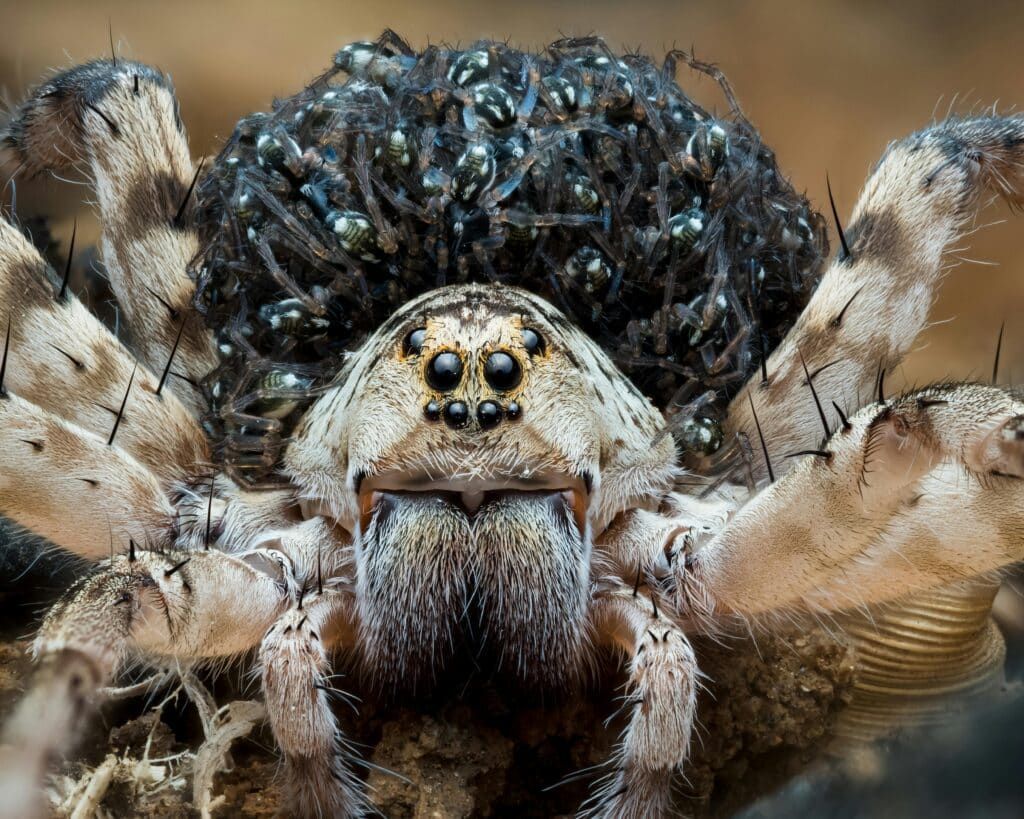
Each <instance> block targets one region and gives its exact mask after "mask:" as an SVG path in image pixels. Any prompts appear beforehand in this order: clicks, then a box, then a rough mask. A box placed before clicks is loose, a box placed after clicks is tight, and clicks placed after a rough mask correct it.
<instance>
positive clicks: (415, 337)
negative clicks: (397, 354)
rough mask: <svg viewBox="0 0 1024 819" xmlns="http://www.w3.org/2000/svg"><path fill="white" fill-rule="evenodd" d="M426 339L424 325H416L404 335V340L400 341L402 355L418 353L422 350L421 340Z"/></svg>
mask: <svg viewBox="0 0 1024 819" xmlns="http://www.w3.org/2000/svg"><path fill="white" fill-rule="evenodd" d="M426 339H427V330H426V328H425V327H417V328H416V329H415V330H411V331H410V332H409V335H407V336H406V337H405V341H403V342H402V353H403V354H404V355H419V353H420V351H422V350H423V342H424V341H426Z"/></svg>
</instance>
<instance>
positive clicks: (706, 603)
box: [667, 385, 1024, 617]
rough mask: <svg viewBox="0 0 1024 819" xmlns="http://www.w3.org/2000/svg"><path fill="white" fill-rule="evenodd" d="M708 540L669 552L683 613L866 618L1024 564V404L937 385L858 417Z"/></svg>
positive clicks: (988, 390) (997, 393)
mask: <svg viewBox="0 0 1024 819" xmlns="http://www.w3.org/2000/svg"><path fill="white" fill-rule="evenodd" d="M794 460H796V461H797V463H796V465H795V466H794V467H793V469H792V470H791V471H790V473H789V474H787V475H786V476H785V477H784V478H782V479H781V480H779V481H778V482H777V483H775V484H774V485H772V486H770V487H768V488H766V489H765V490H764V491H762V492H761V493H760V494H759V495H758V496H757V497H756V498H754V499H753V500H752V501H751V502H750V503H748V504H747V505H746V506H745V507H743V509H741V510H740V511H739V512H738V513H737V514H736V516H735V517H734V518H733V519H732V520H731V521H730V522H729V523H728V525H727V526H726V527H725V529H724V530H723V531H721V532H720V533H719V534H717V535H716V536H714V537H713V538H711V539H710V540H706V541H705V542H704V543H703V544H702V543H701V542H700V540H699V539H698V540H696V541H694V540H685V539H684V538H677V539H676V541H674V542H672V543H670V544H668V546H667V554H668V555H669V557H670V558H674V559H673V560H672V561H671V562H672V565H673V568H672V573H673V574H672V576H673V579H674V591H675V595H676V602H677V605H678V607H679V610H680V612H681V613H683V614H691V615H696V616H698V617H700V616H702V615H703V616H715V615H717V616H720V615H724V614H729V613H734V614H740V615H748V614H751V615H758V614H764V613H768V612H771V611H774V610H780V609H782V610H784V609H787V608H788V609H811V610H835V609H851V608H857V607H859V606H862V605H865V604H873V603H880V602H884V601H887V600H893V599H896V598H899V597H902V596H904V595H906V594H909V593H911V592H915V591H920V590H925V589H929V588H935V587H938V586H943V585H947V584H948V583H950V582H951V581H956V580H961V579H967V578H971V577H974V576H977V575H979V574H983V573H985V572H990V571H994V570H998V569H1000V568H1002V567H1004V566H1006V565H1008V564H1010V563H1012V562H1015V561H1017V560H1020V559H1021V558H1022V557H1024V535H1022V532H1024V402H1022V401H1020V400H1018V399H1016V398H1014V397H1013V396H1012V395H1011V394H1010V393H1008V392H1006V391H1004V390H1001V389H998V388H994V387H983V386H974V385H952V386H944V387H931V388H929V389H926V390H923V391H921V392H917V393H912V394H909V395H906V396H903V397H901V398H898V399H894V400H892V401H888V402H886V403H884V404H874V405H872V406H870V407H867V408H865V409H864V410H862V411H861V412H859V413H857V415H855V416H853V417H852V418H850V419H849V421H848V423H847V425H846V426H845V427H842V428H841V429H840V430H839V431H838V432H836V433H835V434H834V435H833V436H832V437H831V438H830V439H829V440H828V441H827V442H826V446H825V447H824V448H823V449H821V450H816V451H814V452H811V453H801V454H799V456H798V457H797V458H795V459H794Z"/></svg>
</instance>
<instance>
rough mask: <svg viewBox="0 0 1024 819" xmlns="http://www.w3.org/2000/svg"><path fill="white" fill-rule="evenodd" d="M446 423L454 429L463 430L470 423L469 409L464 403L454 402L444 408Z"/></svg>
mask: <svg viewBox="0 0 1024 819" xmlns="http://www.w3.org/2000/svg"><path fill="white" fill-rule="evenodd" d="M444 422H445V423H446V424H447V425H448V426H450V427H451V428H452V429H462V427H464V426H466V424H468V423H469V407H467V406H466V404H465V403H464V402H462V401H452V403H450V404H448V405H447V406H446V407H445V408H444Z"/></svg>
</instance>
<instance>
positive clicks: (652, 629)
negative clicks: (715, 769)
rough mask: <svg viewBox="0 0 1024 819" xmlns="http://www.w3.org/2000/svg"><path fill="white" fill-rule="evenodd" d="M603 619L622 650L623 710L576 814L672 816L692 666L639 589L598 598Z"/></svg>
mask: <svg viewBox="0 0 1024 819" xmlns="http://www.w3.org/2000/svg"><path fill="white" fill-rule="evenodd" d="M602 604H603V613H604V615H605V618H606V619H605V620H604V623H605V625H606V627H607V628H609V630H610V631H611V632H614V633H615V634H616V635H617V640H618V642H619V643H620V645H622V646H623V647H624V648H626V649H627V651H629V652H630V654H631V655H632V656H631V659H630V663H629V680H628V682H627V684H626V690H625V693H624V695H623V697H622V706H621V711H623V712H625V713H628V714H630V717H629V724H628V725H627V727H626V729H625V731H624V732H623V734H622V739H621V741H620V743H619V745H618V747H617V748H616V751H615V753H614V755H613V757H612V758H611V760H610V762H609V764H610V765H611V766H612V767H613V771H612V773H610V774H609V775H608V776H607V777H605V778H604V780H603V781H602V782H601V783H600V786H599V787H598V789H597V791H596V792H595V794H594V795H593V796H592V797H591V798H590V799H589V800H588V801H587V802H586V803H585V804H584V805H583V807H582V809H581V815H582V816H592V817H659V816H669V815H671V814H672V783H673V779H674V776H675V774H676V773H677V771H678V770H679V769H680V768H681V767H682V765H683V763H684V762H685V761H686V759H687V757H688V755H689V748H690V735H691V732H692V730H693V721H694V714H695V711H696V702H697V685H698V679H699V676H700V671H699V670H698V668H697V658H696V656H695V654H694V651H693V648H692V647H691V645H690V643H689V641H688V640H687V639H686V635H685V634H684V632H683V630H682V629H681V628H679V627H678V626H677V625H675V623H673V622H672V621H670V620H668V619H667V618H666V617H665V616H664V615H663V613H662V612H661V611H660V610H659V608H658V606H657V605H656V604H655V603H654V602H653V600H652V598H650V597H649V596H648V595H647V594H644V593H639V592H634V591H632V590H631V589H629V588H627V587H625V586H622V587H620V588H619V589H618V590H617V591H615V592H613V593H612V594H611V595H610V596H609V597H608V598H607V599H605V600H604V601H602Z"/></svg>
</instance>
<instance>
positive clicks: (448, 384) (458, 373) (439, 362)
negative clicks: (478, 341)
mask: <svg viewBox="0 0 1024 819" xmlns="http://www.w3.org/2000/svg"><path fill="white" fill-rule="evenodd" d="M461 380H462V359H461V358H459V357H458V356H457V355H456V354H455V353H453V352H451V351H450V350H448V351H445V352H442V353H438V354H437V355H435V356H434V357H433V358H432V359H430V363H429V364H428V365H427V384H429V385H430V386H431V387H432V388H433V389H435V390H437V391H438V392H447V391H449V390H453V389H455V388H456V387H457V386H458V385H459V382H460V381H461Z"/></svg>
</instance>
